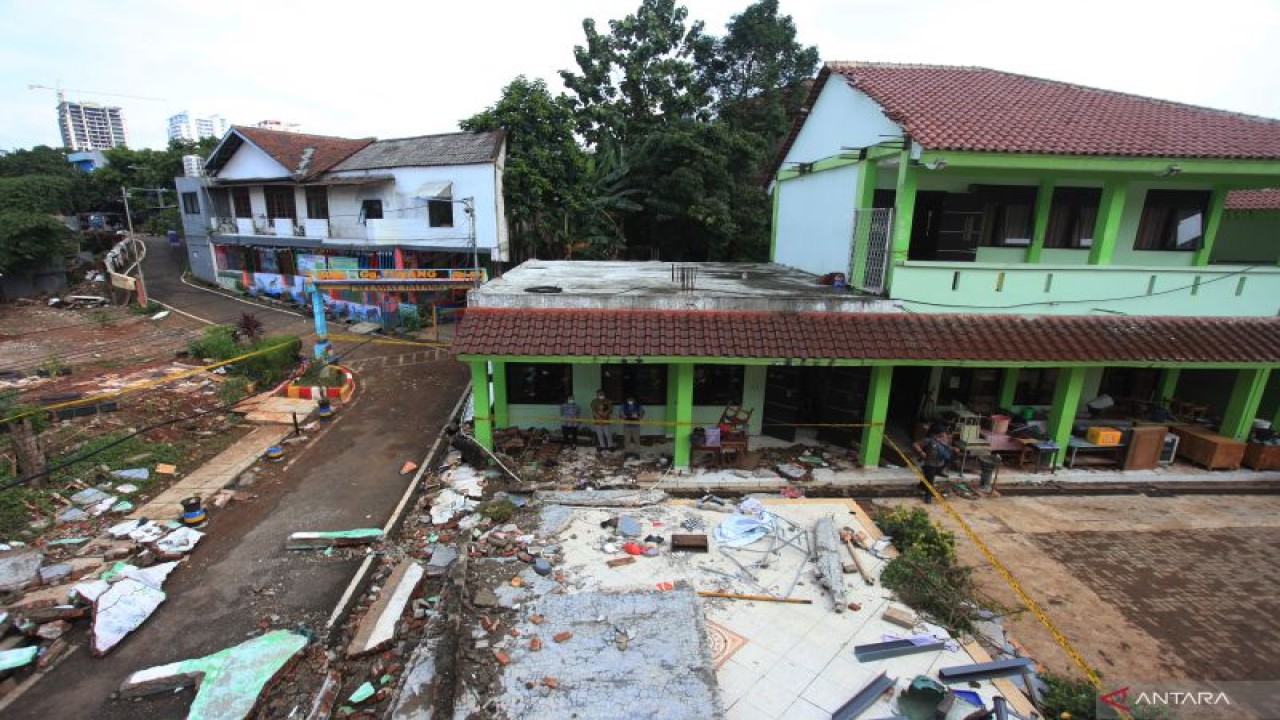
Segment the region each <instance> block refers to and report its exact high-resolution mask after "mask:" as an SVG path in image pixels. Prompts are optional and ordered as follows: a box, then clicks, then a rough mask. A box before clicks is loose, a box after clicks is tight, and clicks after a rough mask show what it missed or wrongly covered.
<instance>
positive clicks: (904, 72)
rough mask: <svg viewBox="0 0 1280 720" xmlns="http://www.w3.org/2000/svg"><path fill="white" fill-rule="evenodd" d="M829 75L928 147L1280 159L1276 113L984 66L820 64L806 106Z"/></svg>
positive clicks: (793, 135)
mask: <svg viewBox="0 0 1280 720" xmlns="http://www.w3.org/2000/svg"><path fill="white" fill-rule="evenodd" d="M833 76H834V77H836V78H840V79H843V80H845V81H846V82H848V83H849V85H850V86H852V87H853V88H856V89H857V90H859V91H861V92H863V93H865V94H867V95H868V96H869V97H870V98H871V99H872V100H874V101H875V102H876V103H877V104H879V105H880V107H881V108H882V109H883V111H884V112H885V114H886V115H887V116H888V117H889V118H890V119H891V120H892V121H893V122H895V123H897V124H898V125H900V126H902V128H903V129H904V131H905V132H906V134H907V135H909V136H910V137H911V138H912V139H914V140H915V141H916V142H918V143H919V144H920V145H921V146H923V147H924V148H926V149H930V150H971V151H980V152H1003V153H1014V152H1017V153H1047V154H1054V155H1106V156H1116V157H1180V158H1229V159H1266V160H1274V159H1280V121H1278V120H1273V119H1270V118H1262V117H1255V116H1252V115H1243V114H1239V113H1232V112H1227V111H1224V110H1213V109H1210V108H1203V107H1197V106H1194V105H1185V104H1181V103H1175V102H1169V101H1166V100H1157V99H1154V98H1148V97H1142V96H1139V95H1130V94H1127V93H1120V92H1114V91H1111V90H1100V89H1097V88H1091V87H1085V86H1083V85H1074V84H1071V83H1065V82H1058V81H1054V80H1045V79H1042V78H1036V77H1029V76H1026V75H1015V74H1013V73H1007V72H1001V71H998V70H989V69H987V68H981V67H955V66H947V65H897V64H890V63H864V62H832V63H827V65H826V66H825V67H824V68H823V69H822V72H821V73H820V74H819V76H818V81H817V82H816V83H815V84H814V86H813V90H812V92H810V93H809V97H808V99H807V101H806V108H808V109H812V107H813V104H814V102H816V101H817V97H818V95H819V94H820V93H821V91H822V88H823V87H825V85H826V83H827V82H829V81H831V78H832V77H833ZM804 117H806V116H805V115H803V114H802V115H801V119H799V120H798V121H797V122H796V123H795V124H794V125H793V127H792V131H791V134H790V135H789V137H788V139H787V141H786V142H785V143H784V145H783V148H782V153H781V155H779V158H778V163H779V164H780V163H781V161H782V158H784V157H785V156H786V153H787V152H788V151H789V150H790V147H791V145H792V143H794V141H795V138H796V136H797V135H798V134H799V131H800V127H801V125H802V124H803V118H804Z"/></svg>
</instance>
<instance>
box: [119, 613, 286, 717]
mask: <svg viewBox="0 0 1280 720" xmlns="http://www.w3.org/2000/svg"><path fill="white" fill-rule="evenodd" d="M306 646H307V638H306V637H305V636H304V635H301V634H299V633H296V632H292V631H289V630H276V631H274V632H269V633H267V634H266V635H262V636H260V637H256V638H254V639H252V640H248V641H246V642H243V643H240V644H239V645H236V646H234V647H229V648H227V649H225V650H221V651H219V652H216V653H214V654H212V655H206V656H205V657H202V658H195V659H193V660H182V661H180V662H176V663H170V664H168V665H159V666H156V667H152V668H147V669H146V670H139V671H138V672H135V673H133V674H132V675H130V676H129V677H128V678H126V679H125V681H124V683H123V684H121V686H120V697H122V698H126V699H127V698H134V697H140V696H143V695H151V694H154V693H161V692H171V691H173V690H177V689H179V688H183V687H186V686H188V685H192V684H195V685H196V686H197V690H196V697H195V700H193V701H192V703H191V708H190V709H189V710H188V711H187V718H188V719H189V720H212V719H213V718H218V719H219V720H238V719H239V718H246V717H249V716H250V715H251V714H252V713H253V712H254V709H255V708H256V707H257V705H258V698H259V697H260V695H261V693H262V690H263V688H264V687H266V686H267V685H268V684H269V683H271V681H273V680H274V679H275V678H276V676H277V675H278V674H279V673H280V671H281V670H282V669H284V667H285V666H286V665H287V664H288V662H289V660H291V659H292V658H293V657H294V656H295V655H297V654H298V653H299V652H301V651H302V649H303V648H304V647H306Z"/></svg>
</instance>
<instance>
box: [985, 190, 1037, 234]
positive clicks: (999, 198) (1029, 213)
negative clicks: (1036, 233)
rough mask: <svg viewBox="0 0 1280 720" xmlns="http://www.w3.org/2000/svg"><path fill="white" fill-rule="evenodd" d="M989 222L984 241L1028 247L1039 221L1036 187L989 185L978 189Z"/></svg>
mask: <svg viewBox="0 0 1280 720" xmlns="http://www.w3.org/2000/svg"><path fill="white" fill-rule="evenodd" d="M978 192H979V193H980V194H981V195H982V198H983V201H984V202H983V207H984V209H985V213H984V214H985V216H986V221H987V227H988V232H987V237H986V238H985V240H986V242H985V243H984V244H986V245H988V246H993V247H1027V246H1029V245H1030V244H1031V233H1032V227H1033V225H1034V223H1035V212H1036V188H1033V187H1019V186H1000V185H988V186H985V187H982V188H981V189H979V191H978Z"/></svg>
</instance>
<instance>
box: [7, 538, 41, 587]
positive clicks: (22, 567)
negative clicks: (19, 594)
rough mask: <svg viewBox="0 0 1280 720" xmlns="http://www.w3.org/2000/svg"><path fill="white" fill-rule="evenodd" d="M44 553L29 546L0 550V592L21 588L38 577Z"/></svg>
mask: <svg viewBox="0 0 1280 720" xmlns="http://www.w3.org/2000/svg"><path fill="white" fill-rule="evenodd" d="M42 562H44V555H43V554H41V553H40V552H39V551H37V550H33V549H31V548H16V549H14V550H6V551H5V552H0V592H9V591H10V590H21V589H23V588H26V587H28V586H30V585H31V584H32V583H34V582H35V581H36V580H37V578H39V572H40V564H41V563H42Z"/></svg>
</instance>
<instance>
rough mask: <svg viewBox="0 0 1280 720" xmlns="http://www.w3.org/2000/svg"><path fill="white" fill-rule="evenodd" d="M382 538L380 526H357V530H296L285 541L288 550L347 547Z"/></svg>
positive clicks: (366, 543)
mask: <svg viewBox="0 0 1280 720" xmlns="http://www.w3.org/2000/svg"><path fill="white" fill-rule="evenodd" d="M381 539H382V531H381V530H379V529H378V528H357V529H355V530H332V531H327V532H296V533H293V534H292V535H290V536H289V540H288V541H287V542H286V543H285V548H286V549H288V550H310V549H314V548H327V547H346V546H349V545H368V544H369V543H374V542H378V541H379V540H381Z"/></svg>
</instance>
